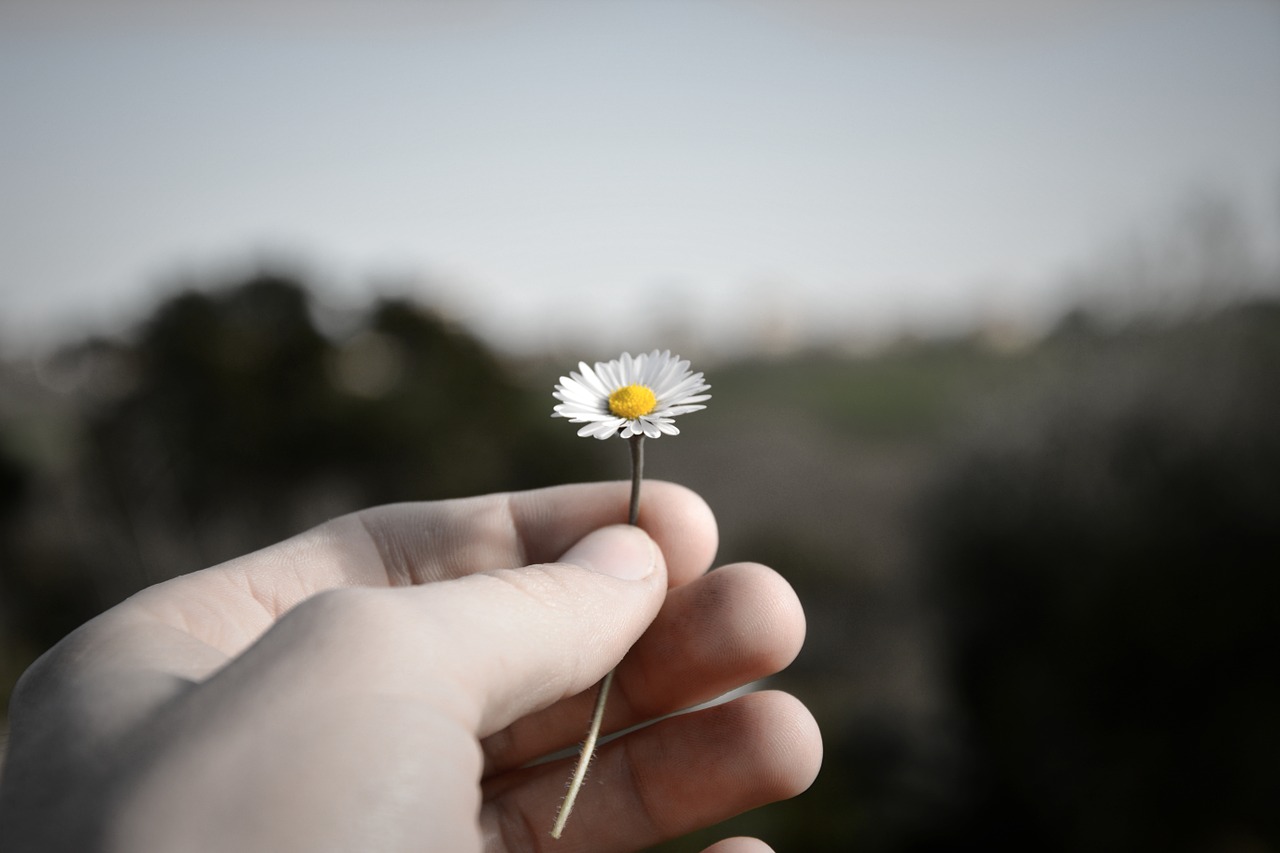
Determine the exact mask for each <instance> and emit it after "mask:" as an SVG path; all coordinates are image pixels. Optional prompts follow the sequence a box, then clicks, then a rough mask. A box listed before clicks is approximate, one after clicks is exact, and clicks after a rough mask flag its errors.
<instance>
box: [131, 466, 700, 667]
mask: <svg viewBox="0 0 1280 853" xmlns="http://www.w3.org/2000/svg"><path fill="white" fill-rule="evenodd" d="M628 496H629V484H627V483H621V482H613V483H584V484H574V485H566V486H554V487H551V488H546V489H537V490H533V491H527V492H510V493H503V494H495V495H485V496H482V497H474V498H462V499H456V500H446V501H433V502H423V503H404V504H392V505H388V506H382V507H374V508H372V509H367V510H362V511H360V512H357V513H353V514H351V515H346V516H342V517H341V518H337V519H334V520H333V521H330V522H327V523H325V524H322V525H320V526H319V527H316V528H313V529H311V530H309V531H307V532H305V533H301V534H299V535H298V536H295V537H293V538H292V539H288V540H286V541H284V542H281V543H278V544H276V545H272V546H270V547H268V548H264V549H263V550H261V551H256V552H254V553H252V554H248V555H246V556H243V557H239V558H236V559H234V560H231V561H229V562H227V563H223V564H221V565H219V566H215V567H214V568H211V569H206V570H204V571H200V572H195V573H193V574H190V575H185V576H183V577H180V578H176V579H174V580H172V581H169V582H167V583H164V584H160V585H159V586H156V587H152V588H150V589H148V590H145V591H144V592H143V593H140V594H139V595H138V596H135V598H134V600H133V603H134V604H135V605H139V606H141V607H142V608H143V609H144V610H145V612H147V613H148V614H149V615H152V616H159V617H160V618H161V620H162V621H163V622H165V623H167V624H169V625H171V626H174V627H179V628H180V629H182V630H184V631H186V632H188V633H191V634H192V635H194V636H197V637H198V638H199V639H201V640H204V641H205V642H207V643H209V644H210V645H214V646H216V647H218V648H219V649H220V650H222V651H223V652H225V653H227V654H236V653H238V652H239V651H240V650H242V649H243V648H244V647H246V646H247V645H248V644H249V643H250V642H252V641H253V640H254V639H256V637H257V636H259V635H260V634H261V633H262V632H263V631H265V630H266V629H267V628H268V627H270V625H271V623H272V622H274V621H275V619H277V618H279V617H280V616H281V615H283V614H284V613H285V612H286V611H288V610H289V609H291V608H292V607H293V606H295V605H296V604H298V603H299V602H300V601H303V600H304V599H307V598H310V597H311V596H313V595H315V594H317V593H320V592H323V591H325V590H328V589H334V588H337V587H350V586H408V585H412V584H422V583H431V582H434V581H442V580H449V579H451V578H457V577H463V576H465V575H469V574H474V573H477V572H484V571H492V570H495V569H508V568H517V567H519V566H525V565H531V564H536V563H546V562H552V561H555V560H557V559H559V557H560V556H561V555H562V554H563V553H564V552H565V551H567V550H568V549H569V547H570V546H571V545H573V544H574V543H575V542H577V541H578V540H579V539H581V538H582V537H584V536H586V535H587V534H588V533H590V532H591V531H593V530H597V529H599V528H601V527H606V526H608V525H610V524H618V523H623V522H625V521H626V516H627V503H628ZM638 523H639V525H640V526H641V527H643V528H644V529H645V530H646V531H647V532H648V533H649V535H650V536H651V537H652V538H653V539H654V541H655V542H657V543H658V547H659V548H660V549H661V550H662V552H663V555H664V557H665V558H666V561H667V567H668V578H669V583H670V584H671V585H672V586H677V585H680V584H683V583H687V582H688V581H690V580H692V579H693V578H695V577H698V576H699V575H701V574H703V573H704V572H706V571H707V569H709V568H710V566H711V561H712V559H713V558H714V556H715V551H716V547H717V543H718V535H717V531H716V524H715V518H714V516H713V515H712V514H711V510H710V509H709V508H708V507H707V505H706V503H705V502H704V501H703V500H702V498H700V497H699V496H698V495H697V494H695V493H694V492H692V491H690V490H689V489H686V488H684V487H683V486H679V485H676V484H674V483H666V482H662V481H648V482H646V483H645V484H644V488H643V489H642V492H641V499H640V514H639V519H638Z"/></svg>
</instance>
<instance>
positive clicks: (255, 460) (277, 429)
mask: <svg viewBox="0 0 1280 853" xmlns="http://www.w3.org/2000/svg"><path fill="white" fill-rule="evenodd" d="M326 311H328V312H329V314H330V315H331V316H325V312H326ZM317 318H320V319H322V320H324V321H325V323H323V324H321V323H318V322H317ZM321 325H325V326H329V327H332V328H330V329H326V330H325V331H322V330H321V328H320V327H321ZM36 378H39V379H40V380H41V381H40V382H39V383H37V382H34V381H33V378H32V377H28V380H29V381H27V382H26V383H25V386H24V396H22V400H20V401H18V402H17V403H15V402H13V400H12V398H14V397H17V396H20V395H17V394H10V395H9V397H10V398H11V400H10V404H9V406H7V408H8V409H9V410H10V411H8V412H6V418H5V423H4V433H3V440H0V525H2V527H0V614H2V615H0V628H4V630H5V633H6V634H7V635H8V637H7V642H6V646H7V647H8V648H9V649H11V650H12V649H18V651H15V652H13V653H12V656H16V657H21V658H24V659H25V658H28V657H29V656H30V654H31V653H33V652H35V651H38V650H40V649H43V648H45V647H47V646H48V645H49V644H51V643H52V642H54V641H55V640H57V639H58V638H59V637H61V636H62V635H63V634H65V633H66V632H67V631H69V630H70V629H72V628H73V627H75V626H76V625H78V624H80V623H81V622H83V621H85V620H86V619H88V618H90V617H91V616H93V615H95V614H96V613H97V612H99V611H101V610H102V609H104V608H106V607H108V606H110V605H112V604H114V603H115V602H116V601H118V600H120V599H121V598H123V597H125V596H127V595H128V594H130V593H132V592H133V591H135V590H137V589H139V588H141V587H143V586H145V585H148V584H151V583H155V582H157V581H160V580H164V579H165V578H167V577H171V576H174V575H176V574H180V573H183V572H188V571H192V570H195V569H198V568H202V567H204V566H208V565H212V564H214V563H217V562H220V561H222V560H224V559H228V558H230V557H233V556H236V555H238V554H241V553H245V552H247V551H250V550H253V549H255V548H258V547H262V546H264V545H267V544H270V543H272V542H275V541H278V540H280V539H283V538H286V537H288V536H290V535H292V534H294V533H296V532H299V531H300V530H302V529H305V528H306V527H309V526H311V525H313V524H316V523H318V522H320V521H323V520H325V519H327V518H330V517H332V516H334V515H338V514H341V513H344V512H348V511H351V510H354V509H358V508H360V507H363V506H368V505H371V504H376V503H385V502H391V501H400V500H423V499H433V498H440V497H457V496H463V495H468V494H477V493H485V492H490V491H501V490H507V489H519V488H529V487H535V486H540V485H548V484H552V483H557V482H565V481H569V480H573V479H582V478H591V477H592V476H594V475H595V474H596V473H597V472H596V471H595V469H594V466H593V464H592V462H591V458H590V457H589V456H584V455H582V454H575V453H572V452H571V449H570V448H569V447H568V446H567V444H566V443H563V442H562V443H560V444H556V443H554V442H551V443H548V441H547V437H548V436H549V435H550V433H551V431H552V430H553V429H554V428H555V426H556V424H555V423H554V422H553V421H552V420H551V418H550V417H549V415H550V408H551V403H552V402H554V401H552V400H551V398H550V386H545V387H544V386H542V385H538V386H537V387H532V386H529V385H527V384H524V383H522V382H520V381H519V379H518V377H517V375H516V374H515V372H514V371H513V369H512V368H510V367H509V366H508V365H504V364H503V363H501V362H500V361H498V360H497V359H496V358H495V357H494V356H493V355H492V354H491V353H490V352H489V351H488V350H487V349H486V348H484V347H483V346H482V345H480V344H479V343H478V342H477V341H476V340H475V339H474V338H473V337H471V336H470V335H469V334H466V333H464V332H463V331H461V330H459V329H457V328H455V327H453V326H451V325H450V324H448V323H447V322H445V321H443V320H442V319H441V318H440V317H438V316H436V315H435V314H433V313H432V312H430V311H429V310H427V309H425V308H423V307H421V306H419V305H415V304H412V303H410V302H407V301H401V300H384V301H380V302H378V303H377V304H375V305H373V306H371V307H370V308H369V309H368V310H367V311H363V312H336V311H333V310H332V309H326V308H325V306H323V305H319V304H317V303H316V302H315V301H314V300H313V299H312V298H311V297H310V296H309V294H308V291H307V290H306V289H305V287H304V286H303V284H302V283H301V282H299V281H297V280H295V279H292V278H290V277H288V276H283V275H278V274H272V273H262V274H258V275H255V276H252V277H251V278H250V279H249V280H246V281H240V282H232V283H228V284H225V285H222V286H213V287H211V288H208V289H202V290H190V291H187V292H183V293H181V294H178V295H176V296H173V297H172V298H170V299H168V300H166V301H165V302H163V304H161V305H159V306H158V307H157V308H156V310H155V311H154V312H153V314H152V316H151V317H150V318H149V319H147V320H146V321H145V322H144V323H143V324H142V325H141V326H140V328H138V329H137V330H135V332H134V333H132V334H130V335H128V336H124V337H122V338H120V339H94V340H89V341H86V342H83V343H79V344H76V345H73V346H69V347H67V348H65V349H63V350H61V351H59V352H58V353H56V354H55V355H54V356H53V357H51V358H50V359H49V360H48V361H47V362H46V363H44V364H42V365H41V366H40V371H39V376H38V377H36ZM8 383H9V385H11V386H14V387H16V386H17V385H18V384H20V383H18V382H17V378H15V377H10V378H9V379H8ZM12 666H17V664H13V665H12ZM6 683H7V682H6Z"/></svg>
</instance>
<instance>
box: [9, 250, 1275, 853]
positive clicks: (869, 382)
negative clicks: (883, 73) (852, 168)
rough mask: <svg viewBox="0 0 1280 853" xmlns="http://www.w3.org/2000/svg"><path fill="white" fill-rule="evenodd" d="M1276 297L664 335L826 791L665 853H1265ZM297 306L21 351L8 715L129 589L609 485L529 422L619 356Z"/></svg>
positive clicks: (272, 303)
mask: <svg viewBox="0 0 1280 853" xmlns="http://www.w3.org/2000/svg"><path fill="white" fill-rule="evenodd" d="M1209 273H1212V274H1214V275H1218V276H1224V275H1225V273H1224V271H1223V268H1221V267H1217V268H1211V269H1209ZM1251 274H1252V275H1255V276H1257V275H1259V273H1258V272H1257V271H1256V270H1255V271H1252V272H1251ZM1273 278H1274V276H1273V275H1272V274H1271V273H1266V274H1265V275H1262V277H1260V278H1255V279H1252V280H1251V283H1250V285H1249V286H1248V287H1243V288H1231V287H1226V285H1227V284H1230V282H1227V281H1225V279H1222V280H1221V282H1220V283H1222V284H1223V288H1220V289H1217V290H1215V291H1214V292H1215V293H1218V294H1221V293H1224V292H1225V293H1227V294H1228V297H1229V298H1214V299H1205V298H1195V292H1191V296H1190V297H1188V298H1185V299H1178V300H1175V301H1176V305H1174V306H1173V307H1172V308H1170V307H1169V306H1168V304H1167V301H1166V302H1161V301H1156V302H1152V301H1146V302H1142V300H1139V302H1142V306H1143V308H1142V310H1133V307H1132V305H1130V306H1128V308H1127V309H1126V311H1122V312H1117V311H1116V310H1114V305H1112V306H1109V307H1108V306H1103V307H1102V308H1100V307H1098V306H1097V305H1096V304H1091V303H1089V302H1088V301H1087V300H1084V301H1082V302H1081V304H1082V306H1083V307H1081V308H1080V309H1078V310H1074V311H1070V312H1068V313H1066V314H1064V315H1063V317H1062V318H1061V319H1060V320H1059V321H1057V323H1056V324H1055V325H1053V326H1052V328H1050V329H1048V330H1046V331H1042V332H1036V333H1030V332H1027V333H1018V334H1013V333H1011V330H1010V329H1007V328H1000V327H991V328H975V329H974V330H966V331H964V332H962V333H957V334H956V335H954V336H951V337H938V336H934V337H930V338H922V339H913V338H911V337H909V336H903V337H902V338H901V339H899V340H896V341H892V342H888V343H886V344H885V345H883V346H878V347H876V348H874V349H866V350H862V349H858V348H850V347H846V346H842V345H841V342H840V341H839V340H838V339H835V338H833V339H831V340H828V341H823V342H816V343H815V342H809V343H806V344H804V345H801V346H792V347H790V348H785V349H782V350H779V351H775V352H772V353H769V354H765V353H764V352H763V351H758V352H756V353H750V354H738V355H735V356H733V357H729V356H726V355H724V354H716V353H713V352H699V350H698V347H697V345H696V342H690V341H679V342H678V343H680V344H681V345H682V350H681V351H682V354H684V355H686V356H689V357H692V358H694V359H695V366H696V368H697V369H702V370H704V371H705V372H706V374H707V377H708V380H709V381H710V383H711V384H712V394H713V395H714V399H713V401H712V404H711V405H710V407H709V408H708V409H707V410H706V411H705V412H701V413H698V414H697V415H696V416H691V417H690V418H689V419H688V420H687V421H685V422H682V424H681V426H682V430H683V434H682V435H681V437H680V438H679V439H677V440H664V441H662V442H661V443H660V444H658V445H656V446H655V447H654V448H653V449H652V452H651V453H650V454H649V460H648V474H649V476H651V477H656V478H663V479H670V480H675V481H678V482H682V483H685V484H687V485H689V486H691V487H692V488H694V489H696V490H697V491H699V492H700V493H701V494H702V495H704V496H705V497H706V498H707V500H708V501H709V503H710V504H711V506H712V508H713V509H714V510H715V512H716V515H717V517H718V519H719V522H720V525H721V531H722V548H721V553H720V562H722V563H724V562H731V561H737V560H755V561H759V562H764V563H767V564H769V565H772V566H774V567H775V568H777V569H778V570H779V571H780V572H782V573H783V575H785V576H786V577H787V578H788V579H789V580H790V581H791V583H792V584H793V585H794V586H795V587H796V589H797V590H798V592H799V594H800V596H801V598H802V600H803V601H804V603H805V607H806V612H807V614H808V617H809V637H808V642H807V645H806V647H805V650H804V651H803V653H802V654H801V656H800V658H799V660H798V661H797V662H796V663H795V665H794V666H792V667H791V668H790V669H789V670H788V671H787V672H785V673H783V674H782V675H780V676H778V677H776V678H775V679H771V680H770V683H771V685H773V686H777V687H780V688H782V689H786V690H790V691H792V692H794V693H796V694H797V695H799V696H800V697H802V698H803V699H804V701H805V702H806V703H808V704H809V706H810V707H811V708H812V709H813V710H814V712H815V714H816V715H817V717H818V719H819V722H820V724H821V726H822V729H823V733H824V737H825V743H826V761H825V765H824V769H823V772H822V774H821V776H820V777H819V779H818V781H817V783H816V784H815V786H814V787H813V788H812V790H810V791H809V792H808V793H806V794H805V795H803V796H801V797H799V798H798V799H796V800H794V801H792V802H788V803H784V804H779V805H774V806H770V807H767V808H764V809H761V810H757V811H756V812H753V813H750V814H748V815H745V816H743V817H741V818H738V819H736V820H734V821H733V822H732V825H731V826H729V827H718V828H716V830H715V831H714V834H713V833H705V834H703V835H702V836H699V837H697V838H693V839H690V840H688V841H682V842H675V843H671V844H669V845H665V846H663V847H662V848H660V849H662V850H664V851H673V853H674V851H685V850H696V849H701V848H700V846H699V845H700V844H705V843H707V842H708V840H709V839H711V838H714V837H723V836H724V835H727V834H729V833H730V832H745V833H752V834H758V835H760V836H761V837H763V838H765V839H766V840H768V841H769V842H770V843H772V844H774V845H775V846H776V847H777V848H778V849H780V850H847V849H857V850H864V851H873V853H880V851H884V853H889V852H890V851H893V852H894V853H898V852H899V851H944V850H963V849H984V850H989V849H1019V850H1047V851H1054V850H1062V851H1078V850H1079V851H1083V850H1089V851H1106V850H1174V851H1178V850H1186V851H1223V853H1236V851H1240V853H1246V851H1247V852H1248V853H1252V852H1253V851H1267V850H1278V849H1280V818H1278V817H1277V811H1276V809H1275V804H1276V803H1277V802H1280V782H1278V781H1277V779H1280V774H1277V771H1276V768H1277V767H1280V725H1277V720H1280V681H1278V680H1277V678H1276V667H1275V661H1276V659H1277V658H1276V655H1277V653H1278V652H1280V619H1277V618H1276V612H1275V602H1276V601H1277V600H1280V596H1278V594H1280V582H1277V580H1276V577H1277V575H1276V569H1277V567H1278V566H1280V393H1277V390H1276V389H1277V376H1280V302H1278V301H1277V300H1276V298H1275V295H1276V294H1277V293H1278V292H1280V287H1277V285H1280V282H1278V281H1275V280H1273ZM315 292H316V291H315V288H314V287H313V285H312V283H311V282H309V281H307V280H305V276H299V275H297V274H294V273H290V272H288V271H281V270H271V269H263V270H259V271H256V272H253V273H251V274H248V275H245V276H243V277H241V278H237V279H229V280H213V281H207V282H204V283H202V284H201V285H200V286H196V287H191V288H188V289H184V290H181V291H180V292H176V293H174V294H172V295H170V296H167V297H165V298H164V299H163V300H162V301H161V302H160V303H159V304H157V305H156V306H155V307H154V310H152V311H151V313H150V314H149V315H148V316H147V317H145V318H144V319H143V320H142V321H140V322H139V323H137V324H136V325H135V326H134V327H132V328H130V329H128V330H125V331H123V332H120V333H117V334H112V335H97V336H87V337H85V338H83V339H78V340H71V341H67V342H65V343H64V344H62V345H60V346H57V347H54V348H53V349H52V350H50V351H49V352H48V353H41V354H32V355H27V356H18V355H16V354H14V353H12V352H10V353H9V354H8V356H7V359H6V361H5V363H4V364H3V365H2V366H0V701H4V702H5V703H6V704H7V699H8V692H9V690H10V689H11V687H12V684H13V682H14V681H15V679H16V678H17V676H18V675H19V674H20V673H21V671H22V670H23V669H24V668H25V667H26V666H27V665H28V664H29V663H30V662H31V661H32V660H33V659H34V658H35V657H36V656H37V655H38V654H40V653H41V652H42V651H43V650H44V649H46V648H48V647H49V646H50V645H51V644H52V643H54V642H56V641H57V640H58V638H59V637H61V636H63V635H64V634H65V633H66V632H67V631H69V630H71V629H72V628H74V627H75V626H76V625H78V624H80V623H81V622H83V621H85V620H86V619H88V618H90V617H92V616H93V615H94V614H95V613H97V612H100V611H101V610H102V609H104V608H106V607H109V606H111V605H112V604H114V603H116V602H118V601H120V600H121V599H122V598H124V597H126V596H127V595H129V594H130V593H132V592H133V591H135V590H137V589H139V588H141V587H143V586H146V585H148V584H152V583H155V582H158V581H161V580H164V579H165V578H168V577H172V576H174V575H177V574H180V573H183V572H188V571H192V570H195V569H199V568H202V567H204V566H208V565H211V564H213V563H216V562H218V561H221V560H223V559H226V558H229V557H231V556H234V555H237V554H240V553H244V552H246V551H248V550H251V549H254V548H258V547H261V546H264V545H267V544H269V543H271V542H274V541H277V540H279V539H281V538H284V537H286V536H289V535H291V534H292V533H295V532H298V531H299V530H302V529H305V528H306V527H308V526H310V525H312V524H315V523H318V522H320V521H323V520H325V519H327V518H330V517H332V516H334V515H336V514H339V513H343V512H347V511H350V510H354V509H357V508H360V507H363V506H367V505H370V504H374V503H381V502H388V501H398V500H424V499H433V498H443V497H455V496H462V495H468V494H477V493H484V492H489V491H495V490H509V489H524V488H532V487H537V486H543V485H550V484H555V483H561V482H568V481H575V480H582V479H597V478H622V477H624V476H625V474H626V465H625V454H624V453H622V452H620V450H619V447H618V446H615V445H614V443H612V442H609V443H598V442H594V441H591V442H588V441H583V440H581V439H578V438H576V437H575V436H574V434H573V432H574V431H573V430H572V429H571V428H569V427H568V426H567V425H566V424H564V423H563V422H559V421H554V420H552V419H551V418H550V417H549V413H550V408H551V403H552V402H553V401H552V400H551V397H550V392H551V389H552V385H553V383H554V382H555V381H556V378H557V377H558V376H559V375H561V374H563V373H566V372H567V371H568V370H569V369H571V368H572V367H573V366H574V364H575V363H576V361H577V360H578V359H580V358H585V359H587V360H594V359H595V358H609V357H612V356H613V355H616V353H592V354H585V353H572V352H567V351H566V352H546V353H543V354H533V355H528V356H523V357H519V358H516V357H514V356H511V355H501V354H498V353H497V352H495V351H494V350H492V349H491V348H490V347H489V346H487V345H486V344H485V343H483V342H482V341H481V340H480V339H479V338H477V337H475V336H474V335H473V334H471V333H470V332H469V331H468V330H467V329H465V328H463V327H461V326H459V325H457V324H455V323H453V322H450V321H448V320H446V319H445V318H444V316H443V315H442V314H441V313H440V312H438V311H436V310H434V309H433V307H432V306H431V305H427V304H419V303H416V302H413V301H411V300H409V299H400V298H382V299H379V300H377V301H373V302H371V303H370V304H366V305H355V306H349V307H345V308H336V307H334V306H333V305H331V304H329V303H326V302H325V301H324V300H322V299H319V298H317V296H316V295H315ZM1106 292H1108V293H1112V294H1114V293H1116V292H1119V291H1117V290H1116V289H1115V288H1107V289H1106ZM1187 292H1189V291H1184V292H1182V293H1183V296H1186V294H1187ZM1201 295H1203V294H1201ZM1104 308H1105V310H1104ZM1012 331H1013V332H1016V331H1017V330H1012ZM674 343H677V342H672V343H668V342H664V341H655V345H657V346H659V347H665V346H668V345H673V344H674ZM686 343H688V344H691V345H690V346H683V344H686Z"/></svg>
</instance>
